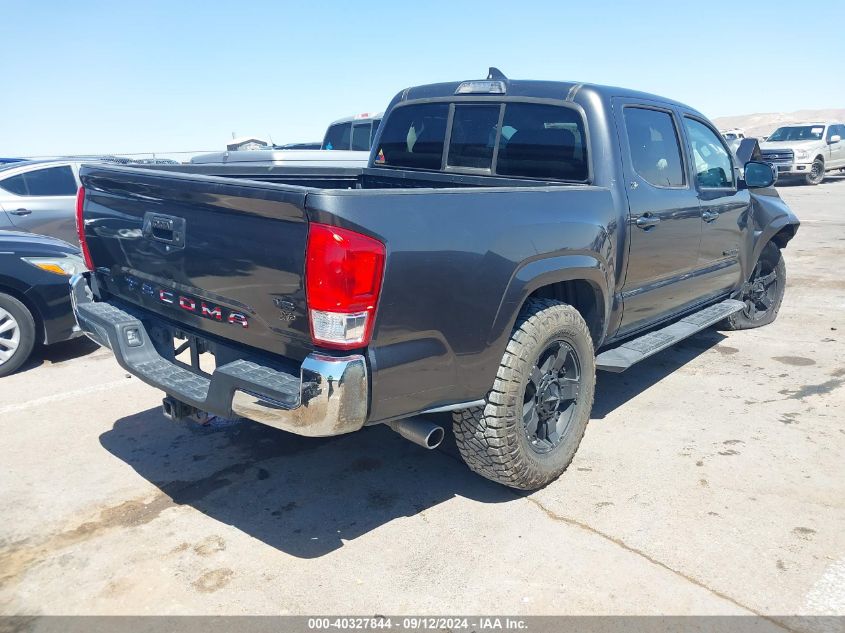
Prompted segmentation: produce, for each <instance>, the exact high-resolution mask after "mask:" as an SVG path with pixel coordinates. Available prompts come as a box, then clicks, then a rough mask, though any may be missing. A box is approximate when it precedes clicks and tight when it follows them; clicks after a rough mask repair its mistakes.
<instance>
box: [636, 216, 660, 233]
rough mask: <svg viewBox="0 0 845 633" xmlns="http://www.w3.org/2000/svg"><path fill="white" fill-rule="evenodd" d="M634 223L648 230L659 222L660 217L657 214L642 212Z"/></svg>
mask: <svg viewBox="0 0 845 633" xmlns="http://www.w3.org/2000/svg"><path fill="white" fill-rule="evenodd" d="M635 224H636V225H637V228H640V229H642V230H644V231H648V230H650V229H653V228H654V227H655V226H657V225H658V224H660V217H659V216H657V215H651V214H650V213H644V214H643V215H641V216H640V217H638V218H637V221H636V222H635Z"/></svg>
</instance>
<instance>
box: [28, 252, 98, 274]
mask: <svg viewBox="0 0 845 633" xmlns="http://www.w3.org/2000/svg"><path fill="white" fill-rule="evenodd" d="M21 259H22V260H24V261H25V262H26V263H27V264H32V265H33V266H35V267H36V268H40V269H41V270H45V271H47V272H48V273H53V274H55V275H67V276H70V275H75V274H77V273H82V272H85V271H86V270H88V269H87V268H85V262H83V261H82V258H81V257H79V256H77V255H65V256H64V257H21Z"/></svg>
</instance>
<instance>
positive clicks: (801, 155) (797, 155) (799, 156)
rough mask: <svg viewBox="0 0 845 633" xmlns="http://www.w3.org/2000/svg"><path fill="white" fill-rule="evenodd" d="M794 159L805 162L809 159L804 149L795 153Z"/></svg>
mask: <svg viewBox="0 0 845 633" xmlns="http://www.w3.org/2000/svg"><path fill="white" fill-rule="evenodd" d="M795 158H797V159H798V160H807V159H808V158H810V152H808V151H807V150H804V149H799V150H798V151H797V152H795Z"/></svg>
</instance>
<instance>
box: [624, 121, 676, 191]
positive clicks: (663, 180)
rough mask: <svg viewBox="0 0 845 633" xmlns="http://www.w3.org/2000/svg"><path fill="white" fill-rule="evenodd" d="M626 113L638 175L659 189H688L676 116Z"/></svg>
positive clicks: (629, 144) (627, 130)
mask: <svg viewBox="0 0 845 633" xmlns="http://www.w3.org/2000/svg"><path fill="white" fill-rule="evenodd" d="M623 112H624V118H625V131H626V133H627V135H628V147H629V148H630V150H631V164H632V166H633V168H634V171H636V172H637V173H638V174H639V175H640V176H641V177H642V178H643V179H644V180H645V181H646V182H648V183H650V184H652V185H654V186H656V187H682V186H684V184H686V182H685V178H684V161H683V159H682V158H681V144H680V141H679V140H678V132H677V130H676V129H675V124H674V122H673V120H672V115H671V114H670V113H668V112H664V111H662V110H651V109H648V108H635V107H630V106H629V107H626V108H625V109H624V110H623Z"/></svg>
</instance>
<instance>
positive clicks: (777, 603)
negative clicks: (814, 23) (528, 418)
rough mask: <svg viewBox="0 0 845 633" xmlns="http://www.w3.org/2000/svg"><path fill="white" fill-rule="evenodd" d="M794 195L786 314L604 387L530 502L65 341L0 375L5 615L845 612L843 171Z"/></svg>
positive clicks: (408, 448) (453, 470) (423, 459)
mask: <svg viewBox="0 0 845 633" xmlns="http://www.w3.org/2000/svg"><path fill="white" fill-rule="evenodd" d="M780 192H781V195H782V196H783V197H784V198H785V199H786V200H787V201H788V202H789V203H790V204H791V205H792V207H793V209H794V210H795V211H796V213H797V214H798V215H799V217H800V218H801V220H802V227H801V230H800V231H799V233H798V236H797V238H796V239H795V240H794V241H793V242H792V244H790V246H789V248H788V249H787V251H786V262H787V269H788V276H789V281H788V288H787V294H786V300H785V303H784V306H783V308H782V310H781V313H780V316H779V318H778V320H777V322H776V323H775V324H774V325H772V326H770V327H766V328H762V329H759V330H755V331H750V332H735V333H734V332H730V333H720V332H717V331H715V330H708V331H705V332H703V333H701V334H699V335H697V336H695V337H693V338H692V339H689V340H687V341H686V342H684V343H682V344H680V345H678V346H677V347H675V348H673V349H671V350H667V351H666V352H663V353H661V354H659V355H657V356H655V357H653V358H652V359H650V360H648V361H645V362H643V363H642V364H640V365H637V366H636V367H635V368H633V369H632V370H630V371H629V372H626V373H624V374H619V375H611V374H600V375H599V380H598V385H597V395H596V404H595V410H594V416H593V420H592V421H591V423H590V425H589V427H588V428H587V433H586V435H585V437H584V441H583V443H582V444H581V448H580V450H579V452H578V454H577V455H576V457H575V460H574V462H573V463H572V466H571V467H570V468H569V470H568V471H567V472H566V473H565V474H564V475H563V476H562V477H561V478H560V480H558V481H557V482H555V483H554V484H552V485H550V486H548V487H547V488H545V489H544V490H542V491H539V492H535V493H533V494H528V495H520V494H515V493H513V492H511V491H509V490H506V489H504V488H501V487H499V486H496V485H494V484H492V483H489V482H487V481H485V480H483V479H481V478H479V477H477V476H475V475H473V474H472V473H470V472H469V471H468V470H467V469H466V468H465V467H464V466H463V465H462V464H461V463H460V462H459V460H458V459H457V457H456V451H455V449H454V446H448V445H447V446H446V447H445V448H443V449H441V450H438V451H434V452H426V451H424V450H422V449H420V448H418V447H416V446H414V445H412V444H410V443H409V442H406V441H404V440H402V439H401V438H399V437H398V436H397V435H395V434H393V433H392V432H391V431H389V430H387V429H385V428H372V429H367V430H365V431H363V432H361V433H357V434H353V435H350V436H345V437H339V438H331V439H308V438H300V437H296V436H293V435H288V434H285V433H282V432H279V431H276V430H274V429H271V428H267V427H263V426H261V425H259V424H254V423H251V422H241V423H236V424H234V423H233V424H223V423H219V424H212V425H210V426H205V427H203V426H199V425H196V424H173V423H171V422H169V421H167V420H166V419H164V418H163V417H162V415H161V414H160V413H159V403H160V400H161V395H160V394H159V393H158V392H157V391H155V390H154V389H152V388H149V387H147V386H146V385H144V384H142V383H141V382H140V381H138V380H137V379H135V378H131V377H129V376H128V375H127V374H126V373H125V372H124V371H123V370H122V369H120V367H118V365H117V364H116V363H115V361H114V360H113V358H112V357H111V355H110V353H109V352H107V351H103V350H98V349H97V348H96V347H95V346H93V344H90V343H88V342H87V341H84V340H79V341H75V342H72V343H69V344H63V345H60V346H55V347H53V348H50V349H48V350H46V351H45V352H44V353H43V355H42V358H39V359H38V360H37V361H35V362H32V363H30V365H29V366H28V367H27V369H26V370H25V371H22V372H21V373H19V374H17V375H15V376H11V377H8V378H4V379H2V380H0V424H2V433H3V441H2V444H0V446H2V449H0V456H2V462H0V515H2V517H3V518H4V520H3V521H2V522H0V613H4V614H199V613H205V614H244V613H255V614H310V613H326V612H328V613H355V614H370V615H371V614H375V613H388V614H390V613H400V614H401V613H417V614H421V613H429V614H454V613H491V612H492V613H509V614H592V613H609V614H664V613H670V614H749V613H753V614H764V615H766V616H767V617H770V618H772V620H774V621H777V620H778V618H779V617H781V616H783V614H807V615H810V614H843V615H845V388H843V385H845V355H843V349H845V347H843V343H844V342H845V318H843V315H845V279H843V275H842V262H843V261H845V177H833V178H829V179H828V180H827V181H826V182H825V183H824V184H823V185H821V186H819V187H799V186H782V187H780ZM440 419H442V420H443V421H444V422H446V423H448V417H442V416H441V418H440ZM805 628H810V629H812V628H813V624H812V622H810V623H808V624H806V625H805Z"/></svg>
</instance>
